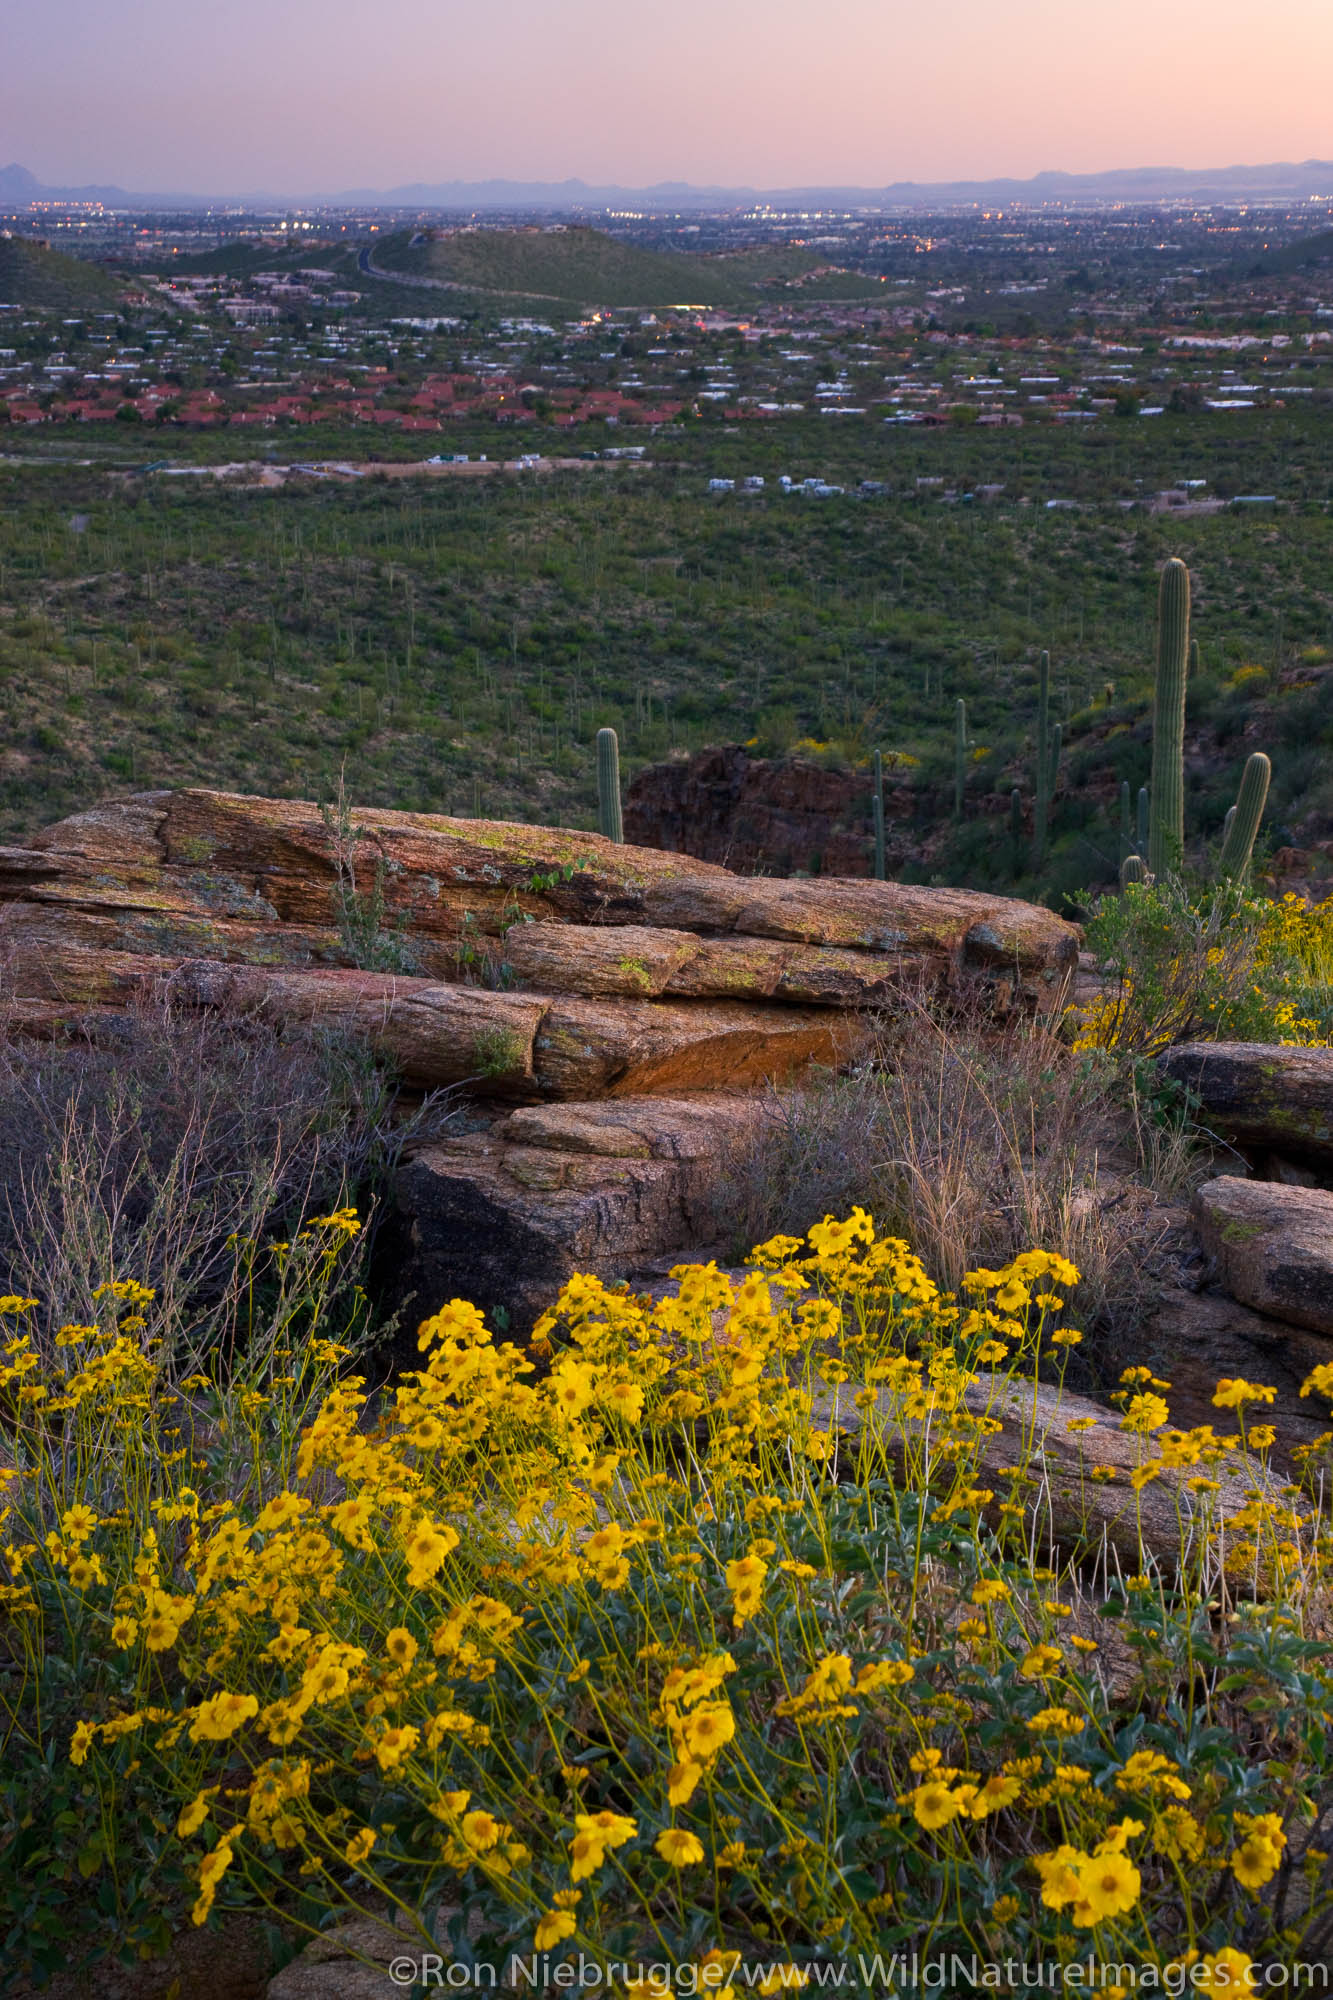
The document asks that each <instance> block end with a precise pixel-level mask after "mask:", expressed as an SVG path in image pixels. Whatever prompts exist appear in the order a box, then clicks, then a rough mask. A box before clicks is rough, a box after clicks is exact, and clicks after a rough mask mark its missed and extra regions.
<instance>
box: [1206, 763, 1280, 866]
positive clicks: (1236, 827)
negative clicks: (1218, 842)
mask: <svg viewBox="0 0 1333 2000" xmlns="http://www.w3.org/2000/svg"><path fill="white" fill-rule="evenodd" d="M1272 775H1273V766H1272V765H1271V764H1270V763H1269V761H1268V758H1267V757H1266V756H1265V755H1264V753H1263V751H1262V750H1256V751H1255V752H1254V753H1253V755H1252V756H1250V757H1247V758H1246V760H1245V770H1244V772H1243V774H1242V776H1241V781H1240V793H1239V796H1238V797H1237V799H1236V803H1235V805H1234V806H1232V808H1231V810H1230V812H1229V813H1228V814H1227V825H1226V827H1225V830H1224V836H1223V841H1222V856H1221V859H1220V861H1219V862H1218V865H1217V872H1218V874H1219V876H1221V878H1222V879H1223V880H1224V881H1228V882H1241V881H1243V880H1244V879H1245V877H1246V876H1247V875H1248V874H1249V872H1250V862H1251V861H1252V859H1253V858H1254V839H1255V835H1256V834H1257V833H1258V831H1259V822H1260V820H1261V819H1262V818H1263V816H1264V806H1265V805H1266V803H1267V801H1268V781H1269V779H1270V778H1271V777H1272Z"/></svg>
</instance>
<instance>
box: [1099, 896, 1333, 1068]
mask: <svg viewBox="0 0 1333 2000" xmlns="http://www.w3.org/2000/svg"><path fill="white" fill-rule="evenodd" d="M1087 943H1088V946H1089V949H1090V950H1091V951H1092V952H1094V953H1095V955H1096V957H1097V960H1098V962H1099V964H1100V965H1101V967H1102V969H1103V971H1104V972H1105V973H1106V974H1107V975H1108V976H1109V978H1110V980H1111V982H1112V984H1111V985H1110V987H1109V989H1108V990H1107V992H1106V993H1105V994H1104V995H1103V997H1102V999H1101V1000H1100V1001H1099V1002H1098V1004H1097V1005H1096V1006H1094V1007H1093V1008H1092V1009H1090V1010H1089V1011H1088V1012H1087V1014H1086V1016H1085V1018H1084V1019H1083V1020H1082V1021H1081V1022H1080V1024H1079V1027H1078V1043H1079V1046H1080V1047H1083V1048H1103V1049H1124V1050H1131V1051H1134V1052H1137V1053H1141V1054H1152V1053H1154V1052H1156V1051H1157V1050H1159V1049H1164V1048H1169V1047H1170V1046H1172V1045H1173V1044H1174V1043H1177V1042H1188V1041H1197V1040H1208V1041H1244V1042H1305V1043H1309V1042H1326V1041H1327V1040H1328V1039H1329V1037H1330V1035H1331V1034H1333V997H1331V996H1333V988H1330V985H1329V975H1330V972H1333V904H1329V903H1319V904H1314V905H1310V904H1307V903H1306V902H1305V901H1304V900H1303V899H1302V898H1301V897H1299V896H1284V897H1282V898H1281V900H1280V901H1274V900H1272V899H1271V898H1269V897H1266V896H1256V895H1254V894H1252V893H1251V892H1250V891H1249V890H1247V889H1245V888H1244V887H1242V886H1240V885H1238V884H1229V883H1221V884H1217V885H1215V886H1213V887H1209V888H1206V889H1202V890H1191V889H1190V888H1188V887H1187V886H1186V885H1185V884H1183V883H1181V882H1178V881H1162V882H1154V883H1135V884H1132V885H1131V886H1130V887H1129V888H1127V889H1125V890H1124V891H1123V892H1122V893H1121V894H1119V895H1116V896H1108V897H1106V898H1104V900H1103V901H1102V902H1101V903H1100V904H1099V906H1098V908H1097V910H1096V912H1095V914H1094V916H1093V918H1092V921H1091V922H1090V923H1089V924H1088V926H1087Z"/></svg>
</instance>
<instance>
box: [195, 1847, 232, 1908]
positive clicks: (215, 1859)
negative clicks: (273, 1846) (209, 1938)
mask: <svg viewBox="0 0 1333 2000" xmlns="http://www.w3.org/2000/svg"><path fill="white" fill-rule="evenodd" d="M235 1837H236V1836H235V1834H234V1833H232V1834H230V1835H229V1836H228V1837H227V1839H225V1840H220V1841H219V1842H218V1844H217V1846H216V1847H215V1848H214V1849H213V1851H212V1853H211V1854H206V1855H205V1856H204V1858H203V1860H202V1861H201V1862H200V1864H199V1896H198V1900H197V1901H196V1903H195V1906H194V1908H193V1909H192V1910H191V1912H190V1920H191V1922H192V1923H196V1924H202V1923H205V1922H206V1921H207V1919H208V1915H209V1912H210V1911H211V1909H212V1908H213V1899H214V1898H215V1896H216V1895H217V1892H218V1883H219V1882H220V1881H221V1880H222V1878H223V1876H224V1875H225V1874H226V1872H227V1870H228V1869H229V1868H230V1867H231V1864H232V1858H233V1857H232V1846H231V1843H232V1841H233V1840H234V1839H235Z"/></svg>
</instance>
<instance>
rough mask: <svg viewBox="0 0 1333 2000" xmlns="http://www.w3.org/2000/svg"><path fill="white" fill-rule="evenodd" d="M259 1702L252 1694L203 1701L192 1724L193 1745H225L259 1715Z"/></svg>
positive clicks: (225, 1696)
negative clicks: (229, 1738) (241, 1727)
mask: <svg viewBox="0 0 1333 2000" xmlns="http://www.w3.org/2000/svg"><path fill="white" fill-rule="evenodd" d="M258 1713H259V1701H258V1698H257V1697H256V1696H255V1695H252V1694H215V1695H213V1696H212V1697H211V1699H210V1700H208V1701H201V1702H200V1704H199V1706H198V1708H197V1709H196V1710H195V1716H194V1721H193V1722H192V1723H191V1724H190V1741H191V1743H225V1742H226V1740H227V1738H228V1737H229V1736H234V1735H235V1734H236V1731H237V1730H238V1729H239V1728H240V1726H241V1724H242V1723H243V1722H248V1721H249V1720H250V1718H251V1716H252V1715H258Z"/></svg>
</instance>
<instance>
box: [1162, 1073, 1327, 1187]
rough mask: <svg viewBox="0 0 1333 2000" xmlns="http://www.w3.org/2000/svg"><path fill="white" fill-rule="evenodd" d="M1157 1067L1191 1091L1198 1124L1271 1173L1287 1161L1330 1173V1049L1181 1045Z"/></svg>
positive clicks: (1274, 1175)
mask: <svg viewBox="0 0 1333 2000" xmlns="http://www.w3.org/2000/svg"><path fill="white" fill-rule="evenodd" d="M1158 1064H1159V1067H1160V1068H1161V1069H1162V1070H1163V1071H1164V1072H1165V1074H1166V1075H1167V1076H1169V1077H1172V1078H1174V1079H1175V1081H1176V1082H1177V1083H1182V1084H1184V1085H1185V1086H1186V1087H1187V1088H1188V1089H1189V1090H1191V1091H1193V1093H1194V1094H1195V1096H1196V1097H1197V1098H1198V1099H1199V1104H1200V1113H1199V1115H1200V1118H1201V1119H1202V1121H1203V1123H1204V1124H1206V1125H1209V1126H1211V1127H1212V1129H1213V1130H1214V1131H1215V1132H1216V1133H1217V1134H1218V1136H1219V1137H1220V1138H1222V1139H1225V1140H1227V1141H1228V1142H1229V1143H1230V1144H1232V1145H1234V1146H1237V1147H1239V1148H1240V1149H1241V1150H1242V1151H1244V1152H1245V1153H1246V1154H1247V1155H1248V1156H1249V1157H1250V1158H1251V1159H1252V1160H1254V1161H1255V1163H1256V1164H1257V1165H1259V1166H1260V1168H1261V1169H1265V1168H1267V1169H1268V1170H1269V1171H1270V1175H1271V1177H1274V1178H1276V1177H1277V1175H1279V1174H1280V1173H1281V1171H1282V1167H1283V1165H1284V1164H1288V1163H1294V1164H1297V1165H1300V1164H1305V1165H1307V1166H1309V1167H1311V1168H1313V1169H1314V1170H1315V1171H1316V1172H1319V1171H1322V1172H1324V1173H1333V1049H1302V1048H1282V1047H1275V1046H1274V1045H1273V1044H1271V1043H1267V1042H1186V1043H1183V1044H1182V1045H1181V1046H1180V1047H1179V1048H1174V1049H1167V1050H1166V1051H1165V1053H1164V1054H1163V1055H1161V1056H1160V1057H1159V1058H1158Z"/></svg>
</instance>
